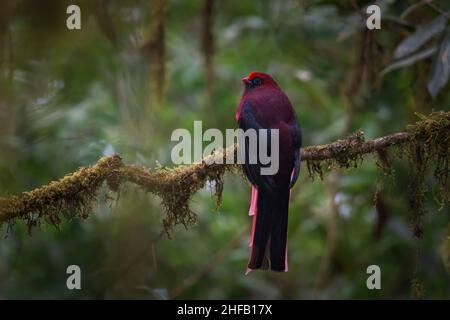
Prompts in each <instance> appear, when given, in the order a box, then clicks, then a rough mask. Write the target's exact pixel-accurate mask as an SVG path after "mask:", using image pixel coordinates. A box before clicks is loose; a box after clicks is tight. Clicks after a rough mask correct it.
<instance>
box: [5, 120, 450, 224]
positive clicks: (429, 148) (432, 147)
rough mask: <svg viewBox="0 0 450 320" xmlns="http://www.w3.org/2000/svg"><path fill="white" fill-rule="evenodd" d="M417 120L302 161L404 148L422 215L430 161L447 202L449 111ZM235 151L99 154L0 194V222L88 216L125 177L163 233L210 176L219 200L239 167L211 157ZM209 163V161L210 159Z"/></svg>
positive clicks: (342, 161)
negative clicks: (148, 159) (162, 156)
mask: <svg viewBox="0 0 450 320" xmlns="http://www.w3.org/2000/svg"><path fill="white" fill-rule="evenodd" d="M420 117H421V120H420V121H418V122H417V123H416V124H414V125H410V126H408V127H407V128H406V130H405V131H404V132H399V133H394V134H391V135H387V136H384V137H381V138H377V139H374V140H368V141H365V139H364V134H363V132H362V131H358V132H356V133H354V134H352V135H351V136H349V137H347V138H345V139H342V140H338V141H336V142H333V143H330V144H326V145H317V146H310V147H305V148H302V149H301V157H302V161H304V162H305V161H306V163H307V167H308V171H309V174H310V176H311V177H313V176H314V175H315V174H319V176H322V174H323V168H325V169H328V168H332V167H339V168H349V167H356V166H357V164H358V162H359V161H360V160H362V159H363V157H364V155H366V154H371V153H376V154H377V155H378V157H379V161H380V162H381V163H382V164H383V165H382V168H383V169H384V170H387V169H389V164H388V163H389V161H387V159H386V157H387V153H386V152H385V151H386V149H387V148H389V147H391V146H401V147H402V148H403V150H406V151H407V154H408V156H409V160H410V161H409V163H410V168H411V175H412V177H413V178H412V184H411V190H410V193H411V194H412V195H415V196H416V198H414V197H411V198H414V199H415V202H414V203H412V204H411V206H412V209H413V210H416V211H417V212H419V214H420V215H421V214H422V213H421V212H422V210H420V209H418V208H420V207H421V205H422V202H423V185H422V184H421V183H419V182H420V181H423V178H420V177H423V175H424V174H425V169H426V168H427V165H428V164H429V163H430V160H434V161H433V162H435V163H436V169H435V172H434V173H435V177H436V181H437V183H438V185H439V186H440V189H441V195H442V197H441V198H442V200H443V202H444V203H448V202H449V199H450V196H449V193H450V191H449V189H450V188H449V173H448V170H449V157H448V155H449V149H450V112H434V113H432V114H430V115H428V116H422V115H420ZM231 153H234V154H235V153H236V146H234V145H233V146H231V147H229V148H227V149H224V150H222V151H220V152H217V153H215V154H213V155H210V156H208V157H207V158H205V159H203V161H202V162H200V163H195V164H192V165H186V166H179V167H175V168H158V169H149V168H145V167H140V166H136V165H128V164H125V163H124V162H123V161H122V159H121V158H120V157H119V156H117V155H115V156H109V157H103V158H101V159H100V160H99V161H98V162H97V163H96V164H95V165H93V166H91V167H84V168H80V169H79V170H78V171H76V172H74V173H72V174H70V175H67V176H65V177H64V178H62V179H60V180H58V181H53V182H50V183H49V184H48V185H45V186H42V187H39V188H36V189H34V190H32V191H28V192H23V193H21V194H20V195H14V196H10V197H1V198H0V224H1V223H2V222H6V221H14V220H15V219H25V220H26V221H27V223H28V225H29V226H30V227H31V226H33V225H35V224H36V223H38V222H39V221H40V220H41V219H42V218H44V219H46V220H47V221H48V222H50V223H52V224H59V223H60V221H61V218H62V217H63V216H64V217H68V218H72V217H75V216H78V217H82V218H86V217H87V216H88V215H89V214H90V212H91V211H92V206H93V205H94V204H95V202H96V199H97V194H98V191H99V189H100V187H101V186H102V185H103V183H104V182H106V184H107V185H108V187H109V188H110V189H111V190H112V191H116V192H117V191H119V188H120V186H121V185H123V184H124V183H126V182H131V183H134V184H136V185H138V186H140V187H141V188H142V189H144V190H145V191H147V192H150V193H153V194H155V195H157V196H159V197H160V198H161V200H162V202H161V204H162V206H163V208H164V210H165V214H166V215H165V217H164V220H163V223H164V228H165V230H166V231H167V232H169V231H170V230H171V228H172V227H173V226H175V225H177V224H184V225H185V226H187V225H190V224H193V223H195V222H196V215H195V214H194V213H193V212H192V211H191V209H190V207H189V200H190V198H191V197H192V195H193V194H194V193H195V192H196V191H198V190H199V189H201V188H203V187H204V186H205V184H206V182H208V181H214V182H215V188H216V195H217V201H218V204H220V197H221V193H222V189H223V175H224V173H225V171H238V170H237V169H238V166H237V165H230V164H218V163H217V161H209V160H211V159H210V158H211V157H214V158H223V159H226V156H227V155H230V154H231ZM211 162H213V164H209V165H208V164H207V163H211Z"/></svg>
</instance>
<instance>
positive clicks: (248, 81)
mask: <svg viewBox="0 0 450 320" xmlns="http://www.w3.org/2000/svg"><path fill="white" fill-rule="evenodd" d="M242 82H244V83H245V84H249V83H250V80H249V79H248V77H243V78H242Z"/></svg>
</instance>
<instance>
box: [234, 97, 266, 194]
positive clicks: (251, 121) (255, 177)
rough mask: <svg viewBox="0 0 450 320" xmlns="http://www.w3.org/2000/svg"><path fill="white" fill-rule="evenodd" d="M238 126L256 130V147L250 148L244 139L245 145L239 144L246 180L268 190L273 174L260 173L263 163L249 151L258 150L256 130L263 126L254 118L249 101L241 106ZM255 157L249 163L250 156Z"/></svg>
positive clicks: (247, 141)
mask: <svg viewBox="0 0 450 320" xmlns="http://www.w3.org/2000/svg"><path fill="white" fill-rule="evenodd" d="M239 128H241V129H242V130H244V132H245V131H247V130H249V129H254V130H256V133H257V134H256V136H257V141H256V142H257V147H256V148H250V145H249V140H248V139H245V145H244V146H241V145H240V146H239V152H243V154H242V156H243V159H245V163H244V165H243V167H244V172H245V175H246V176H247V178H248V180H250V182H251V184H252V185H254V186H257V187H258V188H263V189H264V190H267V191H270V190H272V189H273V187H274V186H275V181H274V178H273V176H270V175H261V167H263V165H262V164H261V163H260V161H259V157H258V154H256V155H251V154H250V152H252V151H253V150H254V151H256V152H258V150H259V135H258V132H259V130H261V129H266V130H267V128H263V126H262V125H261V124H260V123H259V122H258V120H257V119H256V118H255V115H254V114H253V112H252V106H251V104H250V102H246V103H245V104H244V106H243V108H242V111H241V116H240V118H239ZM270 141H271V139H270V129H269V130H268V134H267V144H268V145H267V150H268V153H269V154H270V152H271V146H270ZM252 156H253V158H254V159H257V162H256V163H249V162H250V161H249V160H250V159H251V158H252Z"/></svg>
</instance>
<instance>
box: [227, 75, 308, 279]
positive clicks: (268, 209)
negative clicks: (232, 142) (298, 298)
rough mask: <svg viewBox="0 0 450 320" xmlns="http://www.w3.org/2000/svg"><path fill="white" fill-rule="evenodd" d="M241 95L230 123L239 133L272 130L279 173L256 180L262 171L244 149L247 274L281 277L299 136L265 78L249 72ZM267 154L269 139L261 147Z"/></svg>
mask: <svg viewBox="0 0 450 320" xmlns="http://www.w3.org/2000/svg"><path fill="white" fill-rule="evenodd" d="M242 80H243V82H244V84H245V90H244V93H243V95H242V98H241V101H240V103H239V105H238V108H237V110H236V120H237V122H238V124H239V127H240V128H241V129H243V130H244V131H246V130H249V129H254V130H267V131H268V132H269V134H270V132H271V130H273V129H278V133H279V144H278V145H279V149H278V150H279V169H278V171H277V172H276V173H275V174H274V175H262V174H261V168H262V167H264V165H263V164H262V163H261V161H260V160H259V155H257V158H258V161H257V163H255V164H252V163H249V158H250V155H249V152H250V151H249V148H248V141H247V142H246V143H247V145H240V146H239V148H240V151H241V152H244V153H245V163H244V165H243V169H244V172H245V174H246V176H247V177H248V179H249V180H250V182H251V183H252V185H253V189H252V201H251V207H250V215H253V228H252V237H251V241H250V245H251V247H252V252H251V256H250V260H249V263H248V267H247V270H248V271H251V270H254V269H268V268H269V267H270V268H271V270H274V271H287V268H288V266H287V226H288V208H289V197H290V188H291V187H292V186H293V185H294V184H295V182H296V180H297V178H298V174H299V170H300V146H301V131H300V126H299V124H298V121H297V117H296V114H295V112H294V109H293V108H292V104H291V102H290V101H289V99H288V97H287V96H286V94H285V93H284V92H283V91H282V90H281V88H280V87H279V86H278V84H277V83H276V81H275V80H274V79H273V78H272V77H271V76H270V75H268V74H265V73H262V72H251V73H250V75H249V76H248V77H245V78H243V79H242ZM267 143H268V146H267V147H268V149H269V150H271V149H274V148H271V146H270V139H269V141H268V142H267Z"/></svg>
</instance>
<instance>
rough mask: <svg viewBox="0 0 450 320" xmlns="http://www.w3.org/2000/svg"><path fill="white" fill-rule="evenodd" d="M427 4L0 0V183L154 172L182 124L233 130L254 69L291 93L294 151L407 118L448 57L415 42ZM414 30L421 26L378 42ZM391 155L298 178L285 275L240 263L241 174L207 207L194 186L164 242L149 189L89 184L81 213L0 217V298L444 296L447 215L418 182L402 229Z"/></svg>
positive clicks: (441, 40)
mask: <svg viewBox="0 0 450 320" xmlns="http://www.w3.org/2000/svg"><path fill="white" fill-rule="evenodd" d="M425 2H426V1H378V2H377V4H379V5H380V6H381V8H382V29H381V30H373V31H369V30H367V28H365V27H364V21H363V16H364V15H363V12H364V8H365V6H366V5H368V4H370V3H372V2H369V1H356V0H355V1H350V0H349V1H294V0H286V1H281V0H267V1H242V0H230V1H225V0H202V1H200V0H192V1H182V0H151V1H143V0H134V1H133V0H132V1H117V0H110V1H104V0H94V1H87V0H86V1H64V0H61V1H52V0H40V1H11V0H2V1H1V3H0V194H1V195H2V196H7V195H10V194H16V193H20V192H22V191H26V190H31V189H33V188H35V187H38V186H40V185H42V184H45V183H48V182H49V181H51V180H54V179H58V178H60V177H62V176H64V175H65V174H67V173H70V172H73V171H75V170H76V169H77V168H79V167H80V166H87V165H90V164H93V163H95V162H96V161H97V160H98V159H99V158H100V157H101V156H103V155H110V154H114V153H117V154H119V155H120V156H121V157H122V158H123V160H124V161H125V162H126V163H135V164H140V165H145V166H148V167H156V166H158V165H159V164H161V165H163V166H169V167H170V166H172V165H173V164H172V163H171V161H170V151H171V148H172V147H173V145H174V143H172V142H171V141H170V135H171V133H172V131H173V130H174V129H176V128H187V129H189V130H192V129H193V121H194V120H201V121H203V127H204V128H212V127H214V128H219V129H221V130H222V131H224V130H225V129H226V128H235V127H236V125H235V119H234V113H235V108H236V105H237V103H238V101H239V98H240V95H241V93H242V84H241V81H240V79H241V77H242V76H244V75H247V74H248V73H249V72H250V71H253V70H259V71H264V72H267V73H270V74H272V75H273V76H274V77H275V78H276V79H277V81H278V82H279V84H280V86H281V87H282V88H283V89H284V90H285V92H286V93H287V95H288V96H289V97H290V99H291V101H292V103H293V105H294V107H295V110H296V112H297V114H298V116H299V119H300V122H301V125H302V128H303V136H304V139H303V140H304V145H314V144H323V143H327V142H331V141H334V140H335V139H337V138H340V137H343V136H345V135H348V134H350V133H351V132H354V131H355V130H357V129H362V130H363V131H364V132H365V135H366V138H374V137H377V136H382V135H385V134H388V133H393V132H397V131H400V130H402V129H403V128H404V126H405V125H407V124H408V123H413V122H415V121H416V120H417V119H418V118H417V116H416V115H415V113H416V112H419V113H424V114H427V113H429V112H430V111H432V110H447V111H448V110H449V103H450V97H449V90H448V89H449V86H448V84H447V85H446V86H443V85H437V84H436V83H438V84H439V83H441V84H442V82H443V83H444V84H445V81H444V80H445V77H446V75H445V72H446V71H445V70H447V78H448V64H449V63H448V61H447V66H445V63H442V64H441V65H439V63H438V62H437V61H436V53H435V52H434V51H433V52H432V53H431V54H430V53H428V54H422V55H421V54H420V53H424V51H426V50H428V51H430V48H433V47H435V46H437V48H440V47H444V46H447V47H450V39H449V36H447V37H446V36H445V34H446V32H447V33H448V32H449V31H448V30H449V29H447V31H446V29H445V28H446V24H447V25H448V19H446V17H448V16H446V14H445V12H449V9H450V6H449V3H448V1H445V0H444V1H432V2H431V3H432V5H428V4H426V3H425ZM69 4H77V5H79V6H80V8H81V23H82V28H81V30H72V31H70V30H68V29H67V28H66V18H67V16H68V15H67V14H66V8H67V6H68V5H69ZM439 17H441V18H440V19H441V20H443V22H441V24H440V25H439V24H438V23H437V22H436V19H439ZM430 23H432V24H431V25H430ZM433 23H434V24H433ZM421 28H424V29H426V30H428V31H431V33H432V35H431V36H429V37H428V38H427V39H425V40H426V41H425V40H424V36H422V38H420V36H416V39H412V40H410V45H411V46H412V47H413V49H412V51H411V50H410V51H411V52H409V53H408V55H406V56H404V57H399V56H398V55H396V54H395V51H396V48H397V47H398V46H399V44H400V43H401V41H402V40H404V39H406V38H407V37H410V36H411V35H413V34H414V33H415V31H416V30H421ZM447 28H448V27H447ZM421 42H422V43H421ZM411 43H412V44H411ZM414 46H416V48H414ZM447 52H448V51H447ZM415 53H419V55H417V54H416V55H414V54H415ZM396 57H397V59H395V58H396ZM444 62H445V61H444ZM393 63H397V64H396V65H394V66H393V67H392V64H393ZM389 66H391V67H390V68H389V69H387V70H386V68H387V67H389ZM445 68H446V69H445ZM383 70H384V71H385V72H384V73H383ZM439 72H440V74H439ZM436 73H437V74H438V75H437V76H436ZM433 81H434V82H433ZM430 83H431V84H430ZM433 86H434V87H433ZM436 86H437V87H438V88H439V89H440V90H435V91H438V92H435V94H434V96H431V95H430V89H429V88H430V87H431V88H435V89H436ZM391 158H392V160H393V165H394V169H395V173H394V178H391V177H386V176H385V175H384V174H383V173H382V171H381V170H380V169H379V168H378V167H377V166H376V164H375V161H372V160H371V158H370V157H369V158H368V159H367V160H366V161H365V162H364V163H363V164H361V165H359V166H358V168H355V169H349V170H332V171H330V172H327V173H326V174H325V175H324V177H323V180H320V179H319V178H318V177H316V179H314V180H312V179H311V178H310V177H309V176H308V174H307V172H306V170H304V171H302V175H301V178H300V179H299V181H298V182H297V184H296V186H295V188H294V189H293V193H292V201H291V207H290V220H289V272H288V273H285V274H278V273H270V272H253V273H251V274H250V275H248V276H245V269H246V264H247V261H248V256H249V253H250V249H249V247H248V240H249V235H250V228H251V219H250V218H249V217H248V215H247V210H248V205H249V199H250V187H249V185H248V184H247V183H246V182H245V181H244V180H243V179H242V177H240V176H239V175H236V174H227V175H226V179H225V189H224V192H223V203H222V206H221V207H220V208H219V209H218V210H216V209H215V199H214V197H213V196H212V195H213V191H212V190H211V188H210V187H208V186H205V188H204V189H203V190H201V191H200V192H198V193H197V194H196V195H195V197H194V198H193V199H192V209H193V210H194V212H196V213H197V214H198V217H199V221H198V224H197V225H196V226H194V227H191V228H189V229H185V228H184V227H183V226H179V227H177V228H175V230H173V232H172V233H171V238H168V237H167V236H166V234H164V233H163V232H162V229H163V228H162V223H161V221H162V218H163V211H162V209H161V207H160V206H159V200H158V198H156V197H154V196H152V195H149V194H146V193H145V192H143V191H142V190H140V189H139V188H138V187H136V186H133V185H127V186H126V188H124V189H123V190H122V192H121V193H120V199H118V196H117V194H114V193H111V192H109V191H108V190H107V188H104V189H102V191H101V192H100V193H99V201H98V204H97V205H96V206H95V207H94V208H93V214H92V215H91V216H90V217H89V218H88V219H87V220H81V219H74V220H71V221H64V222H63V223H62V224H61V225H60V226H59V227H54V226H52V225H50V224H41V225H40V226H39V227H38V228H34V229H33V230H31V234H29V230H28V228H27V224H26V223H25V222H23V221H17V222H16V223H14V224H10V225H6V224H4V225H3V226H2V227H1V229H0V231H1V241H0V298H2V299H11V298H31V299H35V298H76V299H90V298H96V299H109V298H120V299H122V298H123V299H130V298H144V299H169V298H189V299H200V298H201V299H217V298H233V299H236V298H246V299H247V298H249V299H251V298H263V299H266V298H275V299H305V298H307V299H309V298H319V299H330V298H341V299H350V298H353V299H366V298H374V299H378V298H383V299H394V298H395V299H397V298H410V297H425V298H449V297H450V281H449V280H450V278H449V274H448V271H449V268H450V250H449V247H450V243H449V242H450V240H449V232H448V231H449V230H450V229H449V228H450V226H449V225H448V222H449V211H448V208H439V206H438V205H437V204H436V202H435V201H434V200H433V193H432V192H429V193H428V194H427V204H426V208H427V214H426V216H425V217H424V235H423V238H422V240H420V241H418V240H417V239H414V237H413V236H412V232H411V228H410V223H409V221H410V219H409V213H408V211H409V208H408V200H407V199H408V198H407V194H406V193H407V185H408V168H407V165H406V163H405V160H402V159H398V157H397V155H396V154H395V152H394V154H391ZM427 184H428V185H430V186H432V185H433V179H432V177H431V175H430V177H429V178H427ZM377 190H378V192H377ZM374 199H375V200H376V201H374ZM375 202H376V205H375V204H374V203H375ZM72 264H76V265H79V266H80V267H81V270H82V290H73V291H70V290H67V288H66V278H67V275H66V267H67V266H68V265H72ZM372 264H376V265H379V266H380V268H381V272H382V282H381V285H382V289H381V290H368V289H367V287H366V279H367V277H368V275H367V274H366V268H367V267H368V266H369V265H372Z"/></svg>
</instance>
